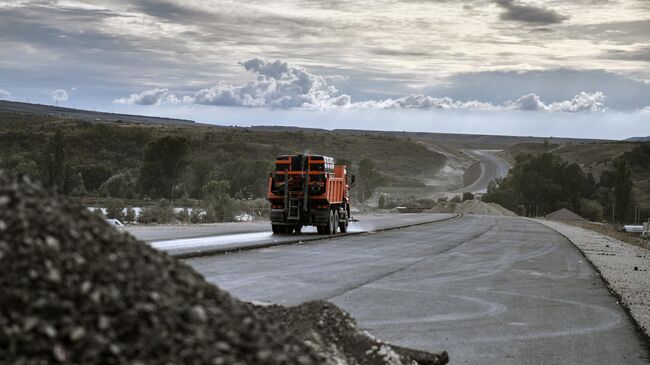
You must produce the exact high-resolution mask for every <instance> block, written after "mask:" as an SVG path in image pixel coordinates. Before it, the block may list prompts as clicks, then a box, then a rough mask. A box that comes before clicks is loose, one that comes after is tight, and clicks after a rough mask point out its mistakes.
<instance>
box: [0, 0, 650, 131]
mask: <svg viewBox="0 0 650 365" xmlns="http://www.w3.org/2000/svg"><path fill="white" fill-rule="evenodd" d="M0 49H2V50H3V52H0V99H6V100H15V101H28V102H34V103H41V104H52V105H60V106H67V107H75V108H82V109H91V110H99V111H109V112H124V113H137V114H145V115H159V116H171V117H180V118H186V119H192V120H196V121H199V122H205V123H218V124H224V125H242V126H247V125H298V126H306V127H318V128H326V129H334V128H358V129H379V130H408V131H429V132H451V133H454V132H455V133H476V134H516V135H536V136H570V137H589V138H627V137H631V136H646V135H650V67H649V66H650V1H648V0H572V1H565V0H546V1H541V0H403V1H384V0H360V1H342V0H330V1H317V0H284V1H257V0H252V1H246V2H240V1H214V0H141V1H126V0H94V1H76V0H61V1H59V0H11V1H3V0H0Z"/></svg>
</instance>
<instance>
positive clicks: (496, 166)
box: [461, 150, 510, 193]
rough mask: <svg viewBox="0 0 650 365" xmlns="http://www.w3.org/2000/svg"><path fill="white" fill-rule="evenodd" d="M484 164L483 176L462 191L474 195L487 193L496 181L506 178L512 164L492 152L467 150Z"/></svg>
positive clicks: (482, 168)
mask: <svg viewBox="0 0 650 365" xmlns="http://www.w3.org/2000/svg"><path fill="white" fill-rule="evenodd" d="M465 152H466V153H469V154H470V155H472V156H473V157H475V158H476V159H478V160H480V161H481V162H482V167H481V176H480V177H479V178H478V179H477V180H476V181H475V182H474V183H472V184H471V185H470V186H468V187H465V188H463V189H461V190H462V191H469V192H472V193H485V192H487V187H488V185H489V184H490V182H492V181H493V180H494V179H497V178H501V177H505V176H507V175H508V171H509V170H510V164H509V163H508V162H507V161H505V160H503V159H502V158H500V157H499V156H497V155H496V152H497V151H492V150H466V151H465Z"/></svg>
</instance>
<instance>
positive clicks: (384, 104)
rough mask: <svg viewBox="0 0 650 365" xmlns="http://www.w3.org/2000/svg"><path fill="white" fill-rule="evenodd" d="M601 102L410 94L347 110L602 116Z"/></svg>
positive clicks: (582, 97) (599, 98)
mask: <svg viewBox="0 0 650 365" xmlns="http://www.w3.org/2000/svg"><path fill="white" fill-rule="evenodd" d="M604 101H605V95H604V94H603V93H602V92H600V91H598V92H595V93H593V94H588V93H585V92H582V93H580V94H579V95H576V96H575V97H574V98H573V99H571V100H564V101H560V102H554V103H550V104H545V103H544V102H543V101H542V100H541V99H540V97H539V96H538V95H536V94H528V95H524V96H522V97H520V98H518V99H517V100H514V101H507V102H505V103H503V104H501V105H495V104H492V103H486V102H481V101H478V100H472V101H459V100H454V99H451V98H448V97H444V98H434V97H431V96H426V95H422V94H411V95H408V96H405V97H402V98H399V99H384V100H371V101H365V102H357V103H352V104H350V105H349V106H350V107H352V108H377V109H465V110H530V111H546V112H567V113H575V112H581V111H590V112H602V111H603V110H604Z"/></svg>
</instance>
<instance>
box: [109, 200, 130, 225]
mask: <svg viewBox="0 0 650 365" xmlns="http://www.w3.org/2000/svg"><path fill="white" fill-rule="evenodd" d="M106 218H109V219H118V220H120V221H123V220H125V219H124V203H122V201H121V200H117V199H111V200H109V201H108V203H106Z"/></svg>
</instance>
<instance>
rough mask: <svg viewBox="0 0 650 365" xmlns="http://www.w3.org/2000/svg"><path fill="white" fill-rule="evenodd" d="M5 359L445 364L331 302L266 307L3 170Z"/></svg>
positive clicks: (0, 318)
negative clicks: (380, 334)
mask: <svg viewBox="0 0 650 365" xmlns="http://www.w3.org/2000/svg"><path fill="white" fill-rule="evenodd" d="M0 288H2V289H1V291H0V359H2V360H1V361H2V362H6V363H13V364H49V363H76V364H93V363H107V364H111V363H129V364H154V363H155V364H160V363H165V364H208V363H209V364H304V365H309V364H335V363H346V362H347V363H350V364H354V363H359V364H400V363H403V364H414V363H421V364H444V363H446V362H447V356H446V353H443V354H442V355H441V356H438V355H435V354H428V353H422V352H417V351H412V350H407V349H402V348H399V347H393V346H389V345H385V344H382V343H381V342H378V341H376V340H374V339H372V338H371V337H369V336H367V335H364V334H362V333H360V332H359V331H358V330H357V329H356V327H355V326H354V322H353V321H352V319H351V318H350V317H349V315H347V314H346V313H344V312H342V311H340V310H339V309H338V308H336V307H335V306H333V305H331V304H329V303H324V302H313V303H307V304H304V305H302V306H298V307H296V308H284V307H279V306H271V307H257V306H254V305H252V304H248V303H243V302H240V301H239V300H237V299H235V298H233V297H232V296H230V295H229V294H228V293H227V292H225V291H223V290H221V289H219V288H217V287H215V286H213V285H211V284H209V283H207V282H206V281H205V280H204V279H203V278H202V277H201V276H200V275H199V274H197V273H196V272H194V271H193V270H192V269H191V268H190V267H189V266H187V265H185V264H183V263H181V262H179V261H177V260H176V259H173V258H171V257H170V256H168V255H166V254H164V253H161V252H158V251H156V250H154V249H152V248H151V247H149V246H148V245H146V244H144V243H141V242H139V241H137V240H135V239H134V238H132V237H131V236H129V235H127V234H124V233H122V232H119V231H116V230H114V229H112V228H111V227H109V226H108V225H107V224H106V223H105V222H104V221H103V220H102V219H100V218H98V217H96V216H94V215H93V214H92V213H90V212H89V211H88V210H87V209H85V208H84V207H83V206H81V205H79V204H77V203H73V202H69V201H67V200H66V199H64V198H60V197H57V196H55V195H54V194H51V193H49V192H47V191H44V190H43V189H41V188H40V187H39V186H38V185H36V184H33V183H31V182H29V181H28V180H27V179H22V178H21V179H14V178H10V177H8V176H7V175H5V174H4V173H3V172H1V171H0Z"/></svg>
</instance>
